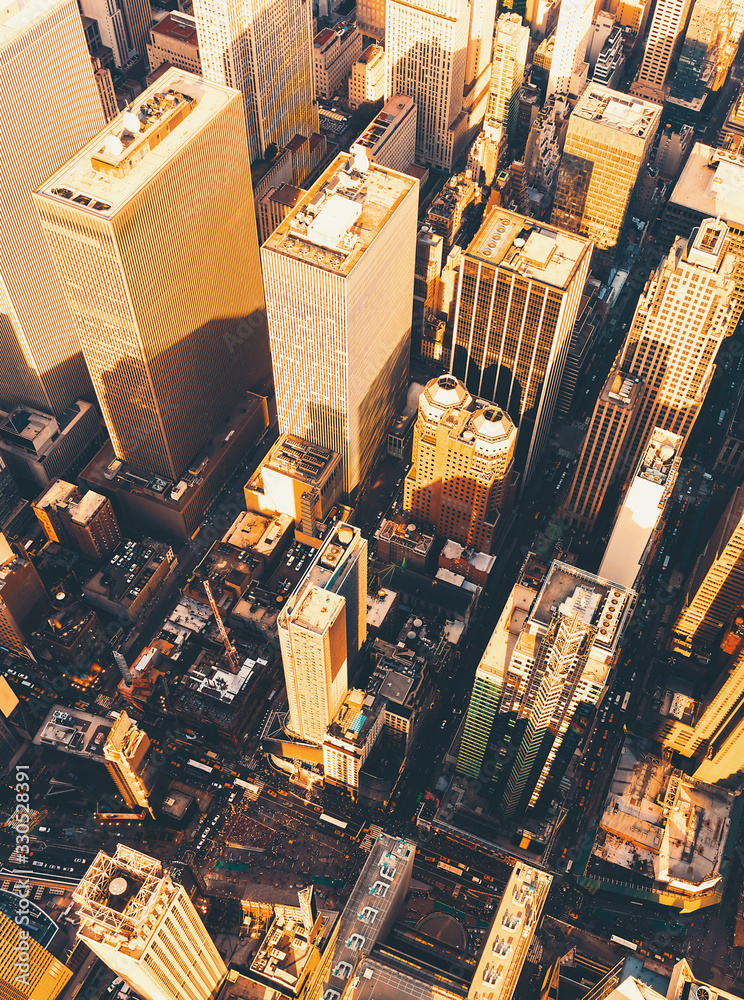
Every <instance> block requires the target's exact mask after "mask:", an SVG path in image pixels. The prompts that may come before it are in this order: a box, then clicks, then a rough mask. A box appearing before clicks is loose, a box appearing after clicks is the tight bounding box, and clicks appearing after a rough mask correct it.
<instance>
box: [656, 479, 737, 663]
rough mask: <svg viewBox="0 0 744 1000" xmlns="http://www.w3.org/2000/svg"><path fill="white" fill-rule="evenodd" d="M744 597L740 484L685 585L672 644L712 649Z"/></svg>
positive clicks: (677, 647) (686, 649) (679, 647)
mask: <svg viewBox="0 0 744 1000" xmlns="http://www.w3.org/2000/svg"><path fill="white" fill-rule="evenodd" d="M742 598H744V486H739V487H738V488H737V490H736V492H735V493H734V495H733V496H732V498H731V500H730V501H729V503H728V506H727V507H726V510H725V511H724V512H723V515H722V517H721V519H720V520H719V522H718V524H717V525H716V529H715V531H714V532H713V534H712V535H711V537H710V539H709V541H708V544H707V545H706V546H705V548H704V549H703V551H702V552H701V553H700V555H699V556H698V559H697V562H696V563H695V567H694V569H693V571H692V574H691V575H690V578H689V580H688V581H687V583H686V585H685V599H684V606H683V608H682V610H681V611H680V613H679V615H678V617H677V620H676V621H675V623H674V628H673V629H672V648H673V649H674V650H675V652H677V653H683V654H684V655H685V656H690V654H691V653H692V652H693V651H694V650H695V649H699V650H701V651H704V650H706V649H709V648H710V647H711V646H712V645H713V644H714V643H715V641H716V638H717V637H718V636H719V634H720V633H721V631H722V629H723V627H724V625H726V624H727V623H728V621H729V619H730V618H731V617H732V615H733V613H734V612H735V611H736V609H737V608H738V607H739V606H740V604H741V602H742Z"/></svg>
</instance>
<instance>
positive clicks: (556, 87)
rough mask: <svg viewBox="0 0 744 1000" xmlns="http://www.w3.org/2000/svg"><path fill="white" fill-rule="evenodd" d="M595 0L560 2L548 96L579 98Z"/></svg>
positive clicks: (562, 0)
mask: <svg viewBox="0 0 744 1000" xmlns="http://www.w3.org/2000/svg"><path fill="white" fill-rule="evenodd" d="M594 6H595V4H594V0H561V10H560V13H559V15H558V24H557V25H556V29H555V44H554V47H553V57H552V59H551V63H550V76H549V78H548V97H551V96H552V95H553V94H557V95H566V96H571V97H578V96H579V94H580V93H581V88H582V83H583V82H584V81H586V75H587V70H588V66H587V64H586V47H587V44H588V42H589V35H590V34H591V30H592V18H593V17H594Z"/></svg>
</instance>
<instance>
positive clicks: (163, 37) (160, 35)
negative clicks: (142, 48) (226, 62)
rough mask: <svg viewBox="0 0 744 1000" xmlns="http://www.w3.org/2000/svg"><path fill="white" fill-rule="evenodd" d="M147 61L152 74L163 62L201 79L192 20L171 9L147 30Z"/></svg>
mask: <svg viewBox="0 0 744 1000" xmlns="http://www.w3.org/2000/svg"><path fill="white" fill-rule="evenodd" d="M147 61H148V62H149V64H150V72H151V73H153V72H154V71H155V70H156V69H158V67H159V66H162V65H163V63H169V64H170V65H171V66H175V67H176V69H185V70H186V71H187V72H188V73H196V75H197V76H201V59H200V58H199V38H198V36H197V32H196V18H194V17H191V16H190V15H189V14H182V13H181V12H180V11H177V10H172V11H170V12H169V13H168V14H166V15H165V17H164V18H161V20H160V21H158V22H157V23H156V24H154V25H153V26H152V28H150V30H149V32H148V41H147Z"/></svg>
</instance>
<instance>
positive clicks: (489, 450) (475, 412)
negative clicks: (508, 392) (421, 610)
mask: <svg viewBox="0 0 744 1000" xmlns="http://www.w3.org/2000/svg"><path fill="white" fill-rule="evenodd" d="M516 439H517V429H516V427H515V426H514V424H513V423H512V421H511V420H510V419H509V416H508V414H506V413H505V412H504V411H503V410H502V409H500V408H499V407H497V406H493V405H487V406H478V404H477V403H475V402H474V401H473V399H472V397H471V395H470V393H469V392H468V391H467V389H466V388H465V386H464V385H463V384H462V382H458V380H457V379H456V378H453V377H452V376H451V375H440V376H439V378H436V379H432V380H431V382H429V383H428V384H427V386H426V388H425V389H424V391H423V392H422V393H421V396H420V397H419V409H418V418H417V420H416V425H415V428H414V431H413V464H412V465H411V468H410V470H409V471H408V474H407V475H406V478H405V485H404V493H403V508H404V510H406V511H410V513H411V514H412V515H413V517H414V518H416V519H417V520H420V521H426V522H428V523H429V524H433V525H434V527H435V529H436V532H437V534H438V535H441V536H442V537H443V538H452V539H453V540H454V541H456V542H460V544H461V545H465V546H467V547H468V548H474V549H475V550H476V551H478V552H490V551H491V547H492V546H493V543H494V541H495V538H496V529H497V527H498V525H499V522H501V524H502V527H503V521H504V515H505V513H506V512H507V511H508V509H509V506H510V504H511V498H512V496H511V495H512V487H513V482H512V479H513V465H514V445H515V443H516Z"/></svg>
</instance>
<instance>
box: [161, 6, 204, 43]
mask: <svg viewBox="0 0 744 1000" xmlns="http://www.w3.org/2000/svg"><path fill="white" fill-rule="evenodd" d="M150 30H151V33H152V34H153V35H165V36H166V37H167V38H173V39H176V40H177V41H179V42H183V43H184V44H186V45H193V46H194V48H198V47H199V40H198V38H197V37H196V18H194V17H191V16H190V15H189V14H182V13H180V11H177V10H176V11H170V12H169V13H168V14H166V15H165V17H164V18H162V20H160V21H158V23H157V24H156V25H154V26H153V27H152V28H151V29H150Z"/></svg>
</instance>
